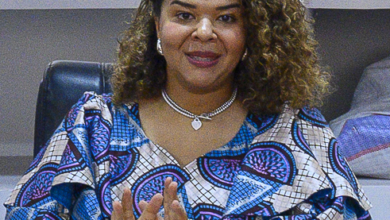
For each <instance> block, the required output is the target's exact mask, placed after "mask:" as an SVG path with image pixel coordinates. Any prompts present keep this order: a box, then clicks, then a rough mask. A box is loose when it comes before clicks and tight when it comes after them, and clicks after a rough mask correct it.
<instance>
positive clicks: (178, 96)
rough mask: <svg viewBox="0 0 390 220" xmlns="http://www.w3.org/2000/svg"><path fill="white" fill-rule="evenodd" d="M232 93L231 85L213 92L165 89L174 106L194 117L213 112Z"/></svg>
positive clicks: (178, 88)
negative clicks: (190, 113) (176, 105)
mask: <svg viewBox="0 0 390 220" xmlns="http://www.w3.org/2000/svg"><path fill="white" fill-rule="evenodd" d="M233 91H234V87H233V86H232V85H231V86H226V87H223V88H219V89H216V90H213V91H193V90H186V89H183V88H182V87H174V88H172V87H169V86H167V88H166V92H167V94H168V95H169V97H170V98H171V99H172V100H173V101H174V102H175V103H176V104H178V105H179V106H180V107H182V108H184V109H186V110H188V111H190V112H192V113H193V114H196V115H200V114H202V113H210V112H212V111H214V110H215V109H217V108H218V107H220V106H221V105H222V104H224V103H225V102H226V101H228V100H229V99H230V97H231V96H232V94H233Z"/></svg>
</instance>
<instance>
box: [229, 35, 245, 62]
mask: <svg viewBox="0 0 390 220" xmlns="http://www.w3.org/2000/svg"><path fill="white" fill-rule="evenodd" d="M225 36H226V39H225V43H226V45H227V49H228V51H229V52H230V53H232V54H233V55H235V56H241V54H242V53H243V52H244V50H245V30H243V29H237V30H232V31H229V32H228V33H226V35H225Z"/></svg>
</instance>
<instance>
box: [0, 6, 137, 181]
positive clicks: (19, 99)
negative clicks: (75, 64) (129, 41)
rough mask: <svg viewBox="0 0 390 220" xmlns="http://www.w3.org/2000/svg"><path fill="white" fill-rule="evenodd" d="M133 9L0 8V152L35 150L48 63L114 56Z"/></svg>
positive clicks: (15, 153)
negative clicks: (41, 88) (37, 110)
mask: <svg viewBox="0 0 390 220" xmlns="http://www.w3.org/2000/svg"><path fill="white" fill-rule="evenodd" d="M132 10H133V9H105V10H85V9H82V10H0V20H1V22H0V91H1V93H0V103H1V105H0V157H1V156H31V155H32V154H33V132H34V131H33V129H34V120H35V104H36V99H37V94H38V86H39V83H40V81H41V79H42V75H43V72H44V70H45V68H46V66H47V64H48V63H49V62H51V61H53V60H58V59H68V60H85V61H98V62H114V61H115V57H116V47H117V37H118V35H119V34H120V33H121V32H122V31H124V30H125V29H126V28H127V26H128V25H127V24H126V21H130V17H131V15H130V14H131V11H132ZM0 168H1V167H0ZM0 171H1V169H0ZM0 174H1V173H0Z"/></svg>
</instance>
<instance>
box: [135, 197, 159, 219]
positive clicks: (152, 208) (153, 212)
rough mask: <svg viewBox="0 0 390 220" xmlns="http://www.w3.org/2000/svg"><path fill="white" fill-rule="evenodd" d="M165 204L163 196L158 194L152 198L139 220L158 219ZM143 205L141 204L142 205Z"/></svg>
mask: <svg viewBox="0 0 390 220" xmlns="http://www.w3.org/2000/svg"><path fill="white" fill-rule="evenodd" d="M162 202H163V196H162V195H161V194H160V193H157V194H156V195H154V196H153V197H152V199H151V200H150V201H149V203H147V205H146V206H145V208H144V211H143V212H142V214H141V216H140V218H139V219H156V218H157V213H158V211H159V210H160V207H161V205H162ZM140 205H141V204H140Z"/></svg>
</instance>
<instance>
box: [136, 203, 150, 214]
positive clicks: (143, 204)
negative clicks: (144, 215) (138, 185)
mask: <svg viewBox="0 0 390 220" xmlns="http://www.w3.org/2000/svg"><path fill="white" fill-rule="evenodd" d="M148 204H149V203H147V202H146V201H145V200H141V202H139V203H138V206H139V208H140V209H141V212H144V210H145V208H146V206H147V205H148Z"/></svg>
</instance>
